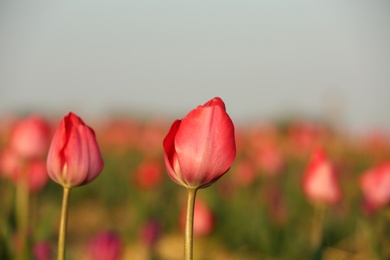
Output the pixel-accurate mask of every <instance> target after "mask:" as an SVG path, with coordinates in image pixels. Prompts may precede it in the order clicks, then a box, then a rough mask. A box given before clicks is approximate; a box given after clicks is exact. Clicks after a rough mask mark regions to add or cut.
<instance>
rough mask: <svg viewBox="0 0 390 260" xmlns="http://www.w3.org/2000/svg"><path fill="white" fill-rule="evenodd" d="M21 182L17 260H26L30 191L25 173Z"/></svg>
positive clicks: (17, 195)
mask: <svg viewBox="0 0 390 260" xmlns="http://www.w3.org/2000/svg"><path fill="white" fill-rule="evenodd" d="M20 177H21V178H20V180H18V182H17V185H16V218H17V227H18V233H17V236H18V246H19V248H18V249H17V253H16V254H17V259H24V258H25V257H26V254H27V249H26V246H27V244H26V243H27V235H28V213H29V205H28V204H29V191H28V179H27V175H26V174H24V172H22V173H21V176H20Z"/></svg>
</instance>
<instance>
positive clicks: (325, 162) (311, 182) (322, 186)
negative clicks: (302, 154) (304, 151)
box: [303, 149, 341, 204]
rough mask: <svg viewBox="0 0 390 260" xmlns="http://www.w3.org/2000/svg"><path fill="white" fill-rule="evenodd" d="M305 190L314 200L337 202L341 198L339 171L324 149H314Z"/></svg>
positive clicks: (305, 181)
mask: <svg viewBox="0 0 390 260" xmlns="http://www.w3.org/2000/svg"><path fill="white" fill-rule="evenodd" d="M303 190H304V192H305V194H306V196H307V197H308V199H309V200H311V201H312V202H320V203H326V204H335V203H337V202H339V201H340V199H341V188H340V185H339V181H338V178H337V172H336V171H335V168H334V166H333V164H332V163H331V161H330V160H329V159H328V158H327V156H326V154H325V152H324V151H323V150H322V149H316V150H314V152H313V154H312V156H311V159H310V162H309V165H308V168H307V170H306V172H305V175H304V179H303Z"/></svg>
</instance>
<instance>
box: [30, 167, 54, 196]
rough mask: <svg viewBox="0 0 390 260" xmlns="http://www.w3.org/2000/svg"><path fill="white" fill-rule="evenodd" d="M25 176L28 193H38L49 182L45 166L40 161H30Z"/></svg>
mask: <svg viewBox="0 0 390 260" xmlns="http://www.w3.org/2000/svg"><path fill="white" fill-rule="evenodd" d="M27 175H28V186H29V189H30V192H37V191H40V190H41V189H42V188H43V187H45V185H46V183H47V182H48V180H49V175H47V172H46V164H45V162H44V161H42V160H35V161H31V162H30V163H29V164H28V166H27Z"/></svg>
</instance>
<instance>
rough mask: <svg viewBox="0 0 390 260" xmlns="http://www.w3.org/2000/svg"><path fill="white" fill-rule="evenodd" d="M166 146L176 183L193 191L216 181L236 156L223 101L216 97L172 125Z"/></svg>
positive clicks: (230, 123)
mask: <svg viewBox="0 0 390 260" xmlns="http://www.w3.org/2000/svg"><path fill="white" fill-rule="evenodd" d="M163 144H164V159H165V165H166V168H167V172H168V175H169V177H170V178H171V179H172V180H173V181H175V182H176V183H178V184H180V185H182V186H184V187H187V188H192V189H197V188H205V187H207V186H209V185H211V184H212V183H214V182H215V181H217V180H218V179H219V178H220V177H222V176H223V175H224V174H225V173H226V172H227V171H228V170H229V168H230V166H231V165H232V163H233V160H234V158H235V156H236V145H235V137H234V125H233V122H232V120H231V119H230V117H229V115H228V114H227V113H226V108H225V104H224V102H223V101H222V99H220V98H218V97H216V98H214V99H212V100H210V101H208V102H207V103H205V104H204V105H203V106H198V107H197V108H195V109H194V110H192V111H191V112H190V113H189V114H188V115H187V116H186V117H184V118H183V119H182V120H176V121H175V122H173V124H172V126H171V129H170V130H169V132H168V135H167V136H166V137H165V139H164V142H163Z"/></svg>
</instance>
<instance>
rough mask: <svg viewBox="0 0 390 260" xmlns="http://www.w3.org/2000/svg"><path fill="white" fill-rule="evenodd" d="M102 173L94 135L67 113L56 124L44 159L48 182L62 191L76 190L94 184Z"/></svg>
mask: <svg viewBox="0 0 390 260" xmlns="http://www.w3.org/2000/svg"><path fill="white" fill-rule="evenodd" d="M102 169H103V159H102V156H101V154H100V150H99V146H98V143H97V141H96V137H95V132H94V131H93V129H92V128H90V127H89V126H87V125H86V124H85V123H84V122H83V121H82V120H81V119H80V118H79V117H78V116H76V115H75V114H73V113H69V114H68V115H67V116H66V117H64V118H63V119H62V121H61V122H60V124H59V126H58V128H57V130H56V132H55V134H54V137H53V140H52V143H51V146H50V150H49V153H48V156H47V172H48V174H49V176H50V178H51V179H52V180H53V181H55V182H57V183H58V184H60V185H62V186H64V187H69V188H71V187H77V186H81V185H84V184H87V183H89V182H91V181H92V180H94V179H95V178H96V177H97V176H98V175H99V174H100V172H101V171H102Z"/></svg>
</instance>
